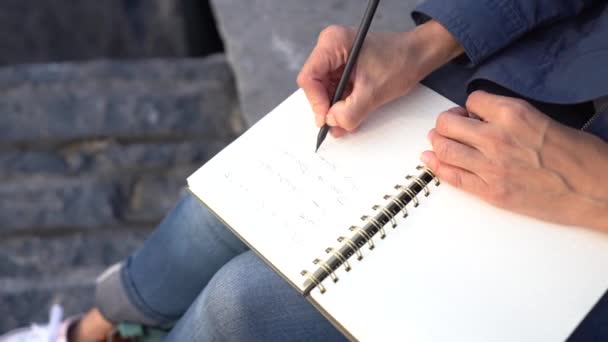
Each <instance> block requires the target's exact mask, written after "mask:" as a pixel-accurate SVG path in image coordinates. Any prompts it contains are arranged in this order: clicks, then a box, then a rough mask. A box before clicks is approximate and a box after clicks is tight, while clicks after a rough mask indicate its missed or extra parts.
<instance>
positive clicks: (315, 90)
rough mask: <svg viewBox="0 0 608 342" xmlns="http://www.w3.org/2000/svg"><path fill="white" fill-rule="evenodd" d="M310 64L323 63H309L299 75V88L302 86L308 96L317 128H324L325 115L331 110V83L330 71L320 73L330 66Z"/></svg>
mask: <svg viewBox="0 0 608 342" xmlns="http://www.w3.org/2000/svg"><path fill="white" fill-rule="evenodd" d="M313 55H314V52H313ZM310 59H313V57H312V56H311V58H310ZM309 63H313V64H314V63H317V64H318V63H323V62H307V64H305V65H304V67H303V68H302V71H301V72H300V74H299V75H298V86H300V88H302V90H304V93H305V94H306V98H307V99H308V102H309V103H310V106H311V108H312V111H313V112H314V113H315V122H316V124H317V126H322V125H323V124H324V123H325V115H326V114H327V111H328V110H329V95H328V89H327V84H328V83H329V80H328V78H329V77H330V75H329V71H328V72H327V73H326V74H325V75H323V73H322V72H320V71H319V70H321V69H323V68H327V67H328V66H323V65H311V64H309Z"/></svg>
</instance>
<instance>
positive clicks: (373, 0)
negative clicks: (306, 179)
mask: <svg viewBox="0 0 608 342" xmlns="http://www.w3.org/2000/svg"><path fill="white" fill-rule="evenodd" d="M379 2H380V0H370V1H369V4H368V5H367V10H366V11H365V15H364V16H363V20H362V21H361V25H359V31H358V32H357V36H356V37H355V41H354V43H353V47H352V48H351V50H350V54H349V55H348V60H347V61H346V66H345V67H344V72H343V73H342V77H341V78H340V82H339V83H338V87H337V88H336V92H335V93H334V97H333V99H332V100H331V104H330V107H331V106H333V105H334V104H335V103H336V102H338V101H340V100H342V96H343V95H344V90H345V89H346V85H347V84H348V81H349V80H350V75H351V73H352V71H353V69H354V68H355V65H356V63H357V59H358V58H359V53H360V52H361V48H362V47H363V42H364V41H365V37H366V36H367V32H368V31H369V27H370V26H371V24H372V20H373V19H374V14H375V13H376V9H377V8H378V3H379ZM328 132H329V126H328V125H327V124H325V125H323V127H321V130H320V131H319V135H318V136H317V148H316V150H315V151H318V150H319V147H321V144H322V143H323V141H324V140H325V138H326V137H327V133H328Z"/></svg>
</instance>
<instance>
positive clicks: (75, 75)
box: [0, 24, 243, 334]
mask: <svg viewBox="0 0 608 342" xmlns="http://www.w3.org/2000/svg"><path fill="white" fill-rule="evenodd" d="M0 26H1V24H0ZM0 92H1V93H2V94H3V96H2V97H1V98H0V334H2V333H4V332H5V331H7V330H9V329H11V328H15V327H17V326H23V325H28V324H29V323H30V322H33V321H37V322H43V321H44V320H45V319H46V316H47V312H48V309H49V307H50V305H51V304H52V303H53V302H60V303H61V304H62V305H63V306H64V307H65V308H66V310H67V313H68V314H74V313H78V312H82V311H83V310H86V309H87V308H89V307H90V305H91V301H92V290H93V283H94V279H95V278H96V277H97V276H98V275H99V273H100V272H101V271H103V270H104V268H105V267H107V266H108V265H110V264H112V263H114V262H117V261H119V260H121V259H122V258H124V257H125V256H126V255H128V254H129V253H131V252H133V251H134V250H135V248H136V247H137V246H139V245H140V244H141V243H142V241H143V239H144V237H145V236H146V235H147V234H148V232H149V231H150V230H151V229H152V228H153V227H154V226H155V225H156V224H157V223H158V222H159V221H160V219H162V217H163V216H164V215H165V214H166V213H167V212H168V210H169V209H170V208H171V207H173V206H174V205H175V203H176V201H177V200H178V199H179V197H180V196H182V195H183V194H184V186H185V184H186V178H187V176H189V175H190V174H191V173H192V172H194V171H195V170H196V169H197V168H198V167H200V166H201V165H202V164H203V163H205V162H206V161H207V160H208V159H209V158H211V156H213V155H214V154H215V153H217V152H218V151H219V150H220V149H221V148H223V147H224V146H225V145H227V144H228V143H229V142H230V141H232V140H233V139H234V137H236V136H237V135H238V134H240V132H241V129H242V126H243V124H242V119H241V117H240V114H239V113H240V112H239V110H238V103H237V97H236V90H235V87H234V81H233V76H232V72H231V70H230V68H229V67H228V64H227V62H226V59H225V57H224V56H221V55H216V56H211V57H208V58H205V59H178V60H171V59H167V60H151V61H145V62H133V61H131V62H126V61H123V62H107V61H97V62H89V63H66V64H48V65H27V66H17V67H10V68H8V67H6V68H2V69H0Z"/></svg>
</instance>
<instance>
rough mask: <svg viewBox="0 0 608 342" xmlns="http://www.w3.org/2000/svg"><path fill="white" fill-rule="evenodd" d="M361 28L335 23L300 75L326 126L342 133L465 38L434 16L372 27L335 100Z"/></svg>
mask: <svg viewBox="0 0 608 342" xmlns="http://www.w3.org/2000/svg"><path fill="white" fill-rule="evenodd" d="M355 35H356V31H355V30H353V29H349V28H345V27H341V26H330V27H328V28H326V29H325V30H323V32H321V34H320V35H319V40H318V43H317V45H316V47H315V48H314V49H313V51H312V53H311V55H310V57H309V58H308V61H307V62H306V64H304V67H303V68H302V70H301V72H300V74H299V76H298V85H299V86H300V87H301V88H302V89H303V90H304V92H305V93H306V96H307V98H308V101H309V102H310V104H311V106H312V109H313V111H314V113H315V122H316V124H317V126H319V127H321V126H323V125H324V124H325V123H327V124H328V125H329V126H331V127H332V128H331V130H330V132H331V133H332V135H334V136H336V137H340V136H342V135H344V134H346V133H347V132H352V131H354V130H355V129H357V127H359V125H360V124H361V122H363V121H364V119H365V118H366V117H367V115H368V114H369V113H371V112H372V111H374V110H375V109H377V108H378V107H380V106H382V105H383V104H385V103H388V102H390V101H392V100H394V99H396V98H398V97H400V96H403V95H405V94H406V93H407V92H408V91H409V90H411V89H412V88H413V87H414V86H415V85H416V84H417V83H418V82H420V81H421V80H422V79H423V78H425V77H426V76H427V75H428V74H430V73H431V72H432V71H433V70H435V69H437V68H438V67H440V66H441V65H443V64H445V63H447V62H448V61H450V60H451V59H453V58H455V57H457V56H458V55H460V54H461V53H462V52H463V50H462V47H461V46H460V44H459V43H458V42H457V41H456V40H455V39H454V37H453V36H452V35H451V34H450V33H449V32H448V31H447V30H446V29H445V28H443V26H441V25H440V24H438V23H437V22H435V21H429V22H427V23H426V24H423V25H421V26H419V27H417V28H416V29H415V30H413V31H410V32H376V33H372V32H370V33H369V34H368V36H367V38H366V39H365V43H364V45H363V49H362V50H361V54H360V55H359V59H358V61H357V65H356V67H355V68H354V70H353V73H352V75H351V79H350V82H349V83H348V86H347V87H346V91H345V95H344V98H343V100H342V101H339V102H337V103H336V104H335V105H333V106H332V107H331V108H330V101H331V98H332V97H333V94H334V92H335V89H336V87H337V85H338V82H339V80H340V77H341V76H342V71H343V70H344V66H345V65H346V61H347V59H348V54H349V53H350V49H351V47H352V44H353V41H354V38H355Z"/></svg>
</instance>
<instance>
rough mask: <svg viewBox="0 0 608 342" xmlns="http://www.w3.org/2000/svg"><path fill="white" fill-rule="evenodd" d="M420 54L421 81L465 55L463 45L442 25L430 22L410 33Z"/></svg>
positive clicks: (418, 69)
mask: <svg viewBox="0 0 608 342" xmlns="http://www.w3.org/2000/svg"><path fill="white" fill-rule="evenodd" d="M409 33H410V34H411V39H412V41H413V43H412V44H413V48H414V49H415V50H416V51H414V53H416V54H418V56H417V57H418V58H417V59H418V62H419V66H418V68H416V69H417V72H418V78H419V81H420V80H422V79H424V78H425V77H426V76H428V75H429V74H430V73H432V72H433V71H435V70H436V69H438V68H440V67H441V66H443V65H444V64H446V63H448V62H450V61H451V60H453V59H454V58H456V57H458V56H460V55H461V54H463V53H464V49H463V47H462V45H461V44H460V43H459V42H458V41H457V40H456V38H455V37H454V36H453V35H452V34H451V33H450V32H449V31H448V30H447V29H446V28H445V27H443V26H442V25H441V24H440V23H438V22H437V21H435V20H430V21H428V22H426V23H424V24H422V25H420V26H418V27H416V29H414V30H413V31H411V32H409Z"/></svg>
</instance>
